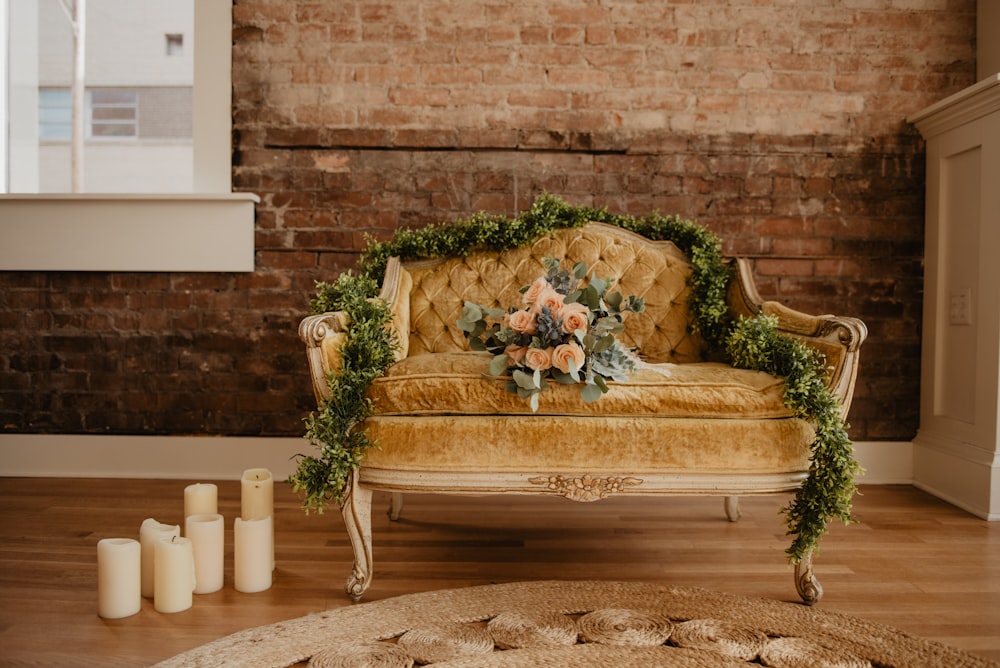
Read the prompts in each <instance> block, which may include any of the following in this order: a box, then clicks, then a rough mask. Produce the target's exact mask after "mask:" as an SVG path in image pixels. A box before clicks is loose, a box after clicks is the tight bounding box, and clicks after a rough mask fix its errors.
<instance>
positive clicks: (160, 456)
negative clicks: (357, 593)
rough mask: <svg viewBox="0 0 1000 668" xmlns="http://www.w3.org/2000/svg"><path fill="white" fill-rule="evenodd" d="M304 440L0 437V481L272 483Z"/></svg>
mask: <svg viewBox="0 0 1000 668" xmlns="http://www.w3.org/2000/svg"><path fill="white" fill-rule="evenodd" d="M854 452H855V457H856V458H857V459H858V461H859V463H860V464H861V466H862V467H863V468H864V469H865V473H864V475H862V476H860V477H859V478H858V483H859V484H862V485H908V484H910V483H912V482H913V444H912V443H909V442H897V441H869V442H858V443H855V444H854ZM314 453H315V448H313V446H312V445H311V444H310V443H309V442H308V441H307V440H306V439H305V438H295V437H290V438H289V437H285V438H263V437H260V438H258V437H239V436H97V435H89V434H87V435H74V434H0V476H8V477H12V476H18V477H46V478H170V479H191V480H195V479H208V480H239V478H240V476H241V474H242V473H243V471H244V470H246V469H248V468H267V469H269V470H270V471H271V472H272V473H273V474H274V477H275V479H285V478H287V477H288V476H289V475H291V474H292V473H294V472H295V468H296V466H297V458H296V455H300V454H314Z"/></svg>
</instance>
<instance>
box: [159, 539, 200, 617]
mask: <svg viewBox="0 0 1000 668" xmlns="http://www.w3.org/2000/svg"><path fill="white" fill-rule="evenodd" d="M155 549H156V560H155V567H156V573H155V581H156V582H155V585H154V588H153V607H154V608H156V611H157V612H181V611H183V610H187V609H188V608H190V607H191V603H192V601H193V597H192V594H193V593H194V588H195V585H196V584H197V583H196V581H195V574H194V551H193V550H192V549H191V540H190V539H188V538H180V537H178V536H172V537H170V538H163V539H160V540H158V541H156V546H155Z"/></svg>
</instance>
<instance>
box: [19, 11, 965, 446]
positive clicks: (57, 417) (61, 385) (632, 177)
mask: <svg viewBox="0 0 1000 668" xmlns="http://www.w3.org/2000/svg"><path fill="white" fill-rule="evenodd" d="M974 10H975V3H974V2H973V1H972V0H905V1H904V0H843V1H841V2H838V1H836V0H834V1H832V2H831V1H830V0H822V1H820V0H811V1H807V0H796V1H792V0H785V1H779V0H775V1H774V2H760V1H751V0H742V1H741V0H730V1H725V0H718V1H715V2H709V1H706V0H698V1H697V2H693V1H692V2H667V1H666V0H664V2H639V1H623V2H614V3H611V2H588V1H585V0H563V1H561V2H550V1H545V2H542V1H518V2H514V1H512V0H506V1H504V2H500V1H498V2H493V3H481V2H474V1H472V0H464V1H455V2H437V3H427V2H417V1H416V0H394V1H393V2H384V1H383V2H367V1H361V2H346V1H345V2H319V1H316V2H305V1H300V2H290V1H288V0H280V1H279V0H237V1H236V3H235V6H234V10H233V11H234V14H233V15H234V79H233V89H234V137H235V152H234V160H233V163H234V183H235V186H236V188H237V189H238V190H248V191H252V192H256V193H258V194H259V195H260V196H261V198H262V202H261V204H260V205H259V207H258V213H257V223H258V224H257V262H256V267H257V268H256V271H255V273H253V274H246V275H241V274H206V275H200V274H100V273H94V274H92V273H86V274H73V273H38V274H35V273H8V274H0V287H2V288H3V292H2V294H0V327H2V330H0V337H2V339H0V344H2V346H0V424H3V428H4V430H5V431H24V432H68V433H81V432H111V433H177V434H187V433H211V434H244V435H249V434H264V435H269V434H271V435H297V434H300V433H301V432H302V424H301V418H302V417H303V415H304V414H305V413H306V412H308V410H310V408H311V407H312V397H311V395H310V391H309V384H308V379H307V376H306V373H307V371H306V368H305V360H304V355H303V353H302V348H301V344H300V343H299V342H298V339H297V336H296V332H295V327H296V325H297V322H298V320H299V319H300V318H301V316H302V315H303V313H304V310H305V307H306V303H307V301H308V298H309V296H310V295H311V293H312V287H313V282H314V281H315V280H321V279H322V280H329V279H331V278H333V277H334V276H335V275H336V273H337V272H339V271H341V270H343V269H346V268H349V267H350V266H352V264H353V262H354V259H355V257H356V253H357V251H358V250H359V249H360V248H362V247H363V245H364V243H365V242H364V236H365V234H372V235H375V236H378V237H384V236H387V235H388V234H390V233H391V231H392V230H393V229H395V228H397V227H399V226H413V225H420V224H424V223H427V222H442V221H451V220H455V219H457V218H460V217H464V216H467V215H468V214H470V213H472V212H474V211H478V210H487V211H491V212H496V213H506V214H513V213H516V212H517V211H519V210H521V209H523V208H524V207H526V206H528V205H529V204H530V202H531V201H532V200H533V199H534V198H535V196H537V195H538V194H539V193H541V192H543V191H548V192H551V193H553V194H556V195H559V196H561V197H563V198H565V199H566V200H568V201H570V202H572V203H575V204H593V205H598V206H607V207H608V208H609V209H611V210H613V211H619V212H628V213H633V214H643V213H646V212H649V211H653V210H658V211H660V212H663V213H675V212H676V213H681V214H683V215H686V216H688V217H691V218H695V219H697V220H699V221H700V222H702V223H704V224H706V225H707V226H709V227H710V228H711V229H712V230H714V231H715V232H716V233H718V234H719V235H720V236H721V237H722V238H723V239H724V242H725V246H726V250H727V252H729V253H731V254H739V255H746V256H750V257H753V258H755V264H756V272H757V277H758V287H759V288H760V291H761V293H762V294H763V295H764V297H766V298H773V299H779V300H781V301H783V302H785V303H787V304H789V305H791V306H793V307H796V308H801V309H803V310H806V311H810V312H816V313H827V312H832V313H842V314H849V315H857V316H859V317H861V318H863V319H864V320H865V321H866V322H867V324H868V325H869V328H870V330H871V336H870V339H869V342H868V344H867V345H866V348H865V350H864V353H863V356H862V365H861V374H860V378H859V382H858V392H857V398H856V400H855V404H854V408H853V410H852V412H851V416H850V421H851V423H852V425H853V427H852V432H851V433H852V436H853V437H854V438H856V439H858V440H876V439H909V438H911V437H912V436H913V435H914V433H915V431H916V428H917V415H918V410H917V400H918V393H919V359H920V351H919V348H920V303H921V275H922V266H921V263H922V255H923V187H924V181H923V145H922V142H921V141H920V140H919V137H918V135H917V134H916V133H915V131H914V130H913V129H912V128H911V127H909V126H907V124H906V123H905V121H904V119H905V117H906V115H907V114H910V113H913V112H915V111H917V110H919V109H921V108H923V107H925V106H927V105H928V104H930V103H932V102H934V101H937V100H939V99H941V98H943V97H945V96H946V95H949V94H951V93H953V92H956V91H958V90H960V89H961V88H964V87H965V86H967V85H969V84H971V83H973V80H974V71H975V61H974V43H973V42H974V34H975V15H974Z"/></svg>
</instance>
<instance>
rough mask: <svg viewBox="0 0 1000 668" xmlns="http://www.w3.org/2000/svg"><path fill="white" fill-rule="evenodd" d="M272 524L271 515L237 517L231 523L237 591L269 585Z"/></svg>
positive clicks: (248, 590)
mask: <svg viewBox="0 0 1000 668" xmlns="http://www.w3.org/2000/svg"><path fill="white" fill-rule="evenodd" d="M272 526H273V525H272V522H271V518H270V517H265V518H264V519H262V520H244V519H243V518H240V517H237V518H236V521H235V523H234V525H233V542H234V545H233V547H234V552H235V556H234V559H235V561H234V569H233V576H234V580H235V583H234V584H235V586H236V591H242V592H248V593H251V592H257V591H264V590H265V589H270V588H271V554H272V547H271V546H272V542H273V540H272V536H273V534H272V533H271V529H272Z"/></svg>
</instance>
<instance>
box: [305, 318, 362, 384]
mask: <svg viewBox="0 0 1000 668" xmlns="http://www.w3.org/2000/svg"><path fill="white" fill-rule="evenodd" d="M349 327H350V318H349V317H348V316H347V314H346V313H344V312H343V311H331V312H328V313H321V314H319V315H311V316H308V317H306V318H304V319H303V320H302V322H300V323H299V338H300V339H302V342H303V343H305V344H306V357H307V358H308V360H309V374H310V375H311V376H312V384H313V394H315V395H316V400H317V401H323V400H327V399H329V398H330V386H329V384H328V383H327V378H328V377H329V375H330V374H331V373H337V372H338V371H339V370H340V369H341V367H342V365H343V360H342V357H341V355H340V347H341V346H342V345H344V342H345V341H347V330H348V328H349Z"/></svg>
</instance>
